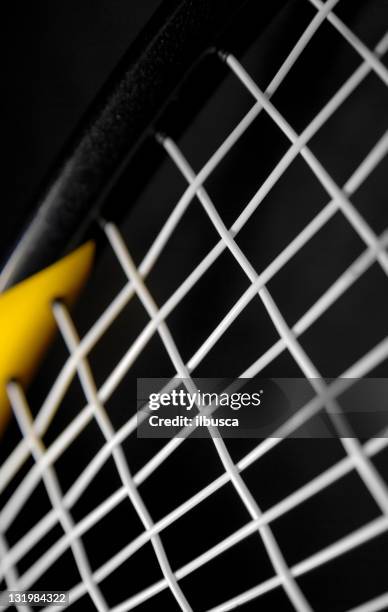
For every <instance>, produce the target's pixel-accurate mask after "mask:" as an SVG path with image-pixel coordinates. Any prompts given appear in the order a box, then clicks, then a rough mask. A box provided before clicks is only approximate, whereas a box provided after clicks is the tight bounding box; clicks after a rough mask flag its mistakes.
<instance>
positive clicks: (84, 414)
mask: <svg viewBox="0 0 388 612" xmlns="http://www.w3.org/2000/svg"><path fill="white" fill-rule="evenodd" d="M386 49H388V37H384V38H383V39H382V40H381V41H380V43H379V44H378V45H377V47H376V52H378V53H380V54H382V53H383V52H384V51H385V50H386ZM368 72H369V66H368V65H367V64H366V63H364V64H363V65H361V66H360V67H359V68H358V69H357V70H356V71H355V72H354V73H353V75H352V76H351V77H350V78H349V79H348V80H347V81H346V82H345V84H344V85H343V86H342V87H341V88H340V89H339V90H338V92H337V93H336V94H335V95H334V96H333V98H332V99H331V100H330V101H329V102H328V103H327V104H326V105H325V106H324V107H323V109H322V110H321V111H320V112H319V113H318V114H317V115H316V117H315V118H314V119H313V121H312V122H311V123H310V124H309V125H308V126H307V128H306V129H305V130H304V131H303V132H302V134H301V135H300V136H299V142H296V143H295V144H294V145H292V146H291V147H290V149H289V150H288V151H287V152H286V154H285V155H284V156H283V157H282V159H281V160H280V162H279V163H278V164H277V165H276V167H275V168H274V170H273V171H272V172H271V173H270V175H269V176H268V178H267V179H266V181H264V183H263V185H262V186H261V187H260V189H259V190H258V192H257V193H256V194H255V196H254V197H253V198H252V199H251V201H250V202H249V203H248V204H247V206H246V207H245V209H244V210H243V212H242V213H241V214H240V215H239V217H238V218H237V220H236V222H235V223H234V224H233V226H232V228H231V230H230V231H231V232H232V235H236V234H237V233H238V231H239V230H240V229H241V228H242V227H243V226H244V225H245V223H246V222H247V221H248V219H249V218H250V216H251V215H252V214H253V212H254V210H256V208H257V206H258V205H259V204H260V203H261V201H262V200H263V199H264V197H265V196H266V195H267V193H268V192H269V191H270V189H271V188H272V187H273V186H274V184H275V183H276V182H277V180H278V179H279V178H280V177H281V176H282V174H283V173H284V171H285V170H286V169H287V167H288V166H289V165H290V163H291V162H292V161H293V159H294V158H295V157H296V155H297V154H298V153H299V149H300V148H301V147H302V146H303V145H304V143H305V142H307V141H308V140H309V139H310V138H312V137H313V135H314V134H315V133H316V131H317V130H318V129H319V128H320V127H321V125H323V124H324V123H325V121H327V119H328V118H329V117H330V116H331V114H332V113H333V112H334V111H335V110H336V109H337V108H338V107H339V106H340V104H342V102H343V101H344V100H345V99H346V98H347V97H348V96H349V95H350V93H351V92H352V91H353V89H354V88H355V87H356V86H357V85H358V84H359V83H360V82H361V81H362V80H363V79H364V78H365V76H366V75H367V74H368ZM199 178H203V177H201V172H200V173H199V174H198V175H197V181H196V182H195V183H193V184H192V185H191V186H189V187H188V188H187V189H186V191H185V194H184V195H183V196H182V198H181V199H180V201H179V202H178V205H177V207H179V206H180V204H181V202H182V201H183V200H184V199H185V197H187V195H186V194H188V193H189V194H191V188H192V187H195V188H196V189H197V188H198V185H199V184H200V182H199ZM197 183H198V184H197ZM194 194H195V191H194V192H193V193H192V194H191V197H193V196H194ZM177 207H176V208H175V209H174V210H176V209H177ZM167 223H168V222H167ZM165 227H166V226H165ZM162 231H163V230H162ZM154 244H155V243H154ZM224 248H225V246H224V243H223V241H220V242H219V243H218V244H217V245H216V246H215V247H214V248H213V249H212V250H211V251H210V252H209V253H208V255H207V256H206V257H205V258H204V259H203V260H202V262H201V263H200V264H199V265H198V266H197V267H196V268H195V269H194V270H193V272H192V273H191V274H190V275H189V276H188V277H187V278H186V280H185V281H184V282H183V283H182V285H181V286H180V287H179V288H178V289H177V290H176V291H175V292H174V294H173V295H172V296H171V297H170V298H169V299H168V300H167V302H166V303H165V304H164V306H163V307H162V308H161V309H160V311H159V313H160V317H161V319H164V318H166V317H167V316H168V314H169V313H170V312H171V311H172V310H173V309H174V308H175V306H176V305H177V304H178V303H179V302H180V301H181V300H182V299H183V297H184V296H185V295H186V293H187V292H188V291H189V290H190V289H191V288H192V287H193V286H194V285H195V284H196V282H197V281H198V280H199V278H201V276H202V275H203V274H204V273H205V272H206V270H207V269H208V268H209V266H210V265H211V264H212V263H213V262H214V261H215V260H216V259H217V257H218V256H219V255H220V254H221V253H222V252H223V250H224ZM149 253H150V251H149ZM144 261H145V260H144ZM143 263H144V262H143ZM142 265H143V264H142ZM142 265H141V266H140V268H139V271H141V267H142ZM128 295H129V296H132V295H133V287H132V285H131V284H128V285H126V287H124V289H123V290H122V291H121V292H120V293H119V295H118V297H117V298H116V299H115V300H113V302H112V305H111V307H109V315H110V314H111V311H113V312H116V311H119V310H120V308H119V307H121V306H123V305H124V304H125V303H126V301H127V297H128ZM128 299H129V298H128ZM109 315H108V314H106V313H105V317H104V323H107V321H108V320H109V318H110V317H109ZM157 323H158V321H151V322H150V323H149V324H148V325H147V326H146V328H145V329H144V330H143V332H142V333H141V334H140V336H139V337H138V338H137V341H136V342H135V343H134V344H133V345H132V346H131V348H130V349H129V351H128V352H127V354H126V355H125V356H124V357H123V358H122V360H121V361H120V362H119V364H118V365H117V367H116V368H115V369H114V370H113V372H112V373H111V375H110V376H109V377H108V379H107V381H106V383H105V385H104V386H103V388H102V389H101V393H102V394H103V397H101V398H100V400H101V401H102V402H103V403H104V402H105V401H106V400H107V399H108V398H109V395H110V393H112V392H113V390H114V388H115V387H116V386H117V385H118V384H119V383H120V381H121V379H122V377H123V376H124V375H125V373H126V371H127V370H128V368H129V367H130V366H131V365H132V363H133V360H134V359H136V357H137V355H138V354H139V353H140V351H141V350H142V347H144V346H145V344H146V343H147V342H148V340H149V338H150V337H151V336H152V334H153V333H154V331H155V329H156V326H157ZM94 331H95V329H94V328H92V330H91V332H94ZM92 338H93V333H91V334H90V335H87V339H88V343H89V344H90V345H91V346H89V349H90V348H91V347H92V346H93V341H92ZM96 341H97V339H96ZM81 346H82V342H81ZM84 346H87V345H84ZM81 356H83V352H79V353H77V354H76V358H77V359H79V358H81ZM76 358H74V360H73V361H71V359H69V360H68V361H67V362H66V365H65V366H64V368H63V369H62V371H61V374H60V376H59V377H58V379H57V380H56V382H55V383H54V385H53V387H52V389H51V390H50V392H49V395H48V397H47V399H46V401H45V402H44V404H43V406H42V408H41V410H40V411H39V414H38V415H37V418H36V421H35V427H36V430H37V432H38V433H39V434H40V435H41V434H42V433H43V432H44V431H45V430H46V427H47V426H48V424H49V422H50V421H51V419H52V418H53V415H54V413H55V410H56V408H57V406H58V403H59V401H60V400H61V399H62V397H63V395H64V393H65V392H66V389H67V387H68V385H69V384H70V381H71V379H72V375H73V373H74V369H75V368H76ZM91 417H92V412H91V409H90V407H87V408H85V409H84V410H83V411H81V413H80V414H79V415H78V417H77V418H76V419H75V420H74V421H73V428H74V429H73V431H72V432H71V433H72V435H74V436H76V435H77V434H79V432H80V431H81V430H82V428H83V427H85V426H86V424H87V423H88V422H89V420H90V418H91ZM67 434H70V427H69V428H68V429H67V430H66V431H64V432H63V437H65V436H66V435H67ZM60 438H61V440H62V441H64V440H63V438H62V437H61V436H60ZM70 440H71V437H70ZM59 444H60V442H58V445H59ZM65 447H66V446H65ZM48 452H50V451H48ZM27 456H28V454H26V446H25V441H22V442H21V443H20V444H19V445H18V446H17V448H16V450H15V453H12V454H11V456H10V458H9V460H7V461H6V462H5V463H4V465H3V466H2V468H1V469H0V492H1V489H2V487H4V486H6V484H7V483H8V482H9V481H10V480H11V479H12V477H13V476H14V474H15V473H16V472H17V471H18V469H20V467H21V465H22V464H23V462H24V461H25V459H26V457H27ZM36 476H37V475H36V474H35V476H34V474H33V471H31V472H30V475H27V477H26V479H25V480H24V481H23V483H21V486H20V487H19V489H18V490H17V491H16V492H15V495H14V497H13V500H12V507H10V508H8V507H5V508H4V510H3V513H4V514H3V513H1V514H0V524H5V528H7V524H8V523H7V518H8V520H9V517H10V516H11V517H12V516H13V515H14V514H15V512H17V510H16V509H17V507H21V506H22V505H23V500H24V499H25V496H26V495H28V494H29V493H30V492H31V490H32V488H33V487H34V482H36ZM34 479H35V480H34Z"/></svg>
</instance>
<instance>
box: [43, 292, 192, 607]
mask: <svg viewBox="0 0 388 612" xmlns="http://www.w3.org/2000/svg"><path fill="white" fill-rule="evenodd" d="M53 311H54V315H55V318H56V321H57V324H58V328H59V330H60V332H61V333H62V336H63V338H64V340H65V342H66V344H67V347H68V350H69V352H70V353H71V352H74V351H75V350H76V348H77V346H78V344H79V338H78V335H77V332H76V329H75V327H74V325H73V323H72V321H71V318H70V315H69V313H68V311H67V309H66V307H65V306H64V304H62V303H59V302H58V303H56V304H54V306H53ZM78 373H79V378H80V381H81V385H82V388H83V390H84V393H85V397H86V399H87V401H88V402H89V404H90V405H91V406H93V410H94V416H95V419H96V422H97V424H98V426H99V427H100V429H101V432H102V434H103V436H104V438H105V440H106V441H107V442H110V441H111V440H112V438H113V436H114V429H113V426H112V424H111V422H110V419H109V417H108V415H107V413H106V410H105V408H104V406H103V405H102V404H101V403H100V401H99V399H98V394H97V389H96V385H95V382H94V378H93V375H92V372H91V370H90V366H89V363H88V361H87V360H86V358H84V359H83V360H82V361H80V363H79V366H78ZM112 457H113V460H114V463H115V465H116V468H117V472H118V474H119V476H120V479H121V482H122V483H123V486H124V488H125V490H126V493H127V496H128V498H129V500H130V501H131V503H132V505H133V507H134V508H135V510H136V512H137V514H138V516H139V518H140V520H141V522H142V523H143V526H144V528H145V530H146V532H148V531H150V530H152V528H153V521H152V519H151V515H150V513H149V512H148V510H147V508H146V506H145V504H144V502H143V500H142V498H141V496H140V494H139V492H138V490H137V488H136V486H135V484H134V482H133V478H132V476H131V474H130V471H129V468H128V464H127V460H126V458H125V454H124V451H123V449H122V448H121V446H120V445H115V446H114V447H113V448H112ZM73 534H74V530H72V532H71V533H70V534H68V535H69V537H70V538H71V539H73ZM150 540H151V544H152V546H153V548H154V552H155V556H156V558H157V561H158V563H159V565H160V568H161V570H162V573H163V576H164V577H165V580H166V581H167V583H168V585H169V588H170V590H171V592H172V594H173V595H174V597H175V599H176V601H177V602H178V604H179V606H180V608H181V610H183V611H184V612H190V611H191V607H190V605H189V603H188V601H187V599H186V597H185V596H184V594H183V592H182V589H181V588H180V586H179V585H178V583H177V581H176V579H175V576H174V574H173V572H172V570H171V566H170V563H169V561H168V558H167V555H166V553H165V550H164V548H163V545H162V542H161V539H160V537H159V535H158V534H154V535H152V536H151V537H150Z"/></svg>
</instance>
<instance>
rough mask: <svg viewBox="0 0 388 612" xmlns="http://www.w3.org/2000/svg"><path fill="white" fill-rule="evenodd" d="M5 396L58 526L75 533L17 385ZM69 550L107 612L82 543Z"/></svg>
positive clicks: (75, 540) (100, 607) (91, 592)
mask: <svg viewBox="0 0 388 612" xmlns="http://www.w3.org/2000/svg"><path fill="white" fill-rule="evenodd" d="M7 393H8V397H9V401H10V403H11V406H12V408H13V411H14V414H15V417H16V420H17V422H18V425H19V427H20V430H21V432H22V434H23V436H24V438H25V439H26V440H27V441H28V444H29V446H30V451H31V455H32V456H33V458H34V460H35V462H36V464H37V465H38V467H39V469H40V471H41V477H42V481H43V483H44V486H45V488H46V491H47V494H48V497H49V499H50V502H51V505H52V506H53V508H54V509H55V511H56V512H57V514H58V517H59V522H60V524H61V526H62V528H63V530H64V532H65V533H67V534H71V533H72V532H73V529H74V523H73V519H72V518H71V516H70V514H69V513H68V512H67V510H66V509H65V508H64V507H63V503H62V497H63V496H62V491H61V488H60V485H59V482H58V479H57V476H56V474H55V472H54V468H53V467H51V466H47V465H43V462H42V458H43V457H44V455H45V448H44V446H43V443H42V441H41V440H39V439H38V438H37V437H36V435H35V432H34V430H33V427H32V417H31V413H30V410H29V407H28V405H27V401H26V398H25V396H24V393H23V390H22V388H21V386H20V385H19V384H18V383H16V382H10V383H9V384H8V385H7ZM70 548H71V550H72V552H73V556H74V561H75V563H76V566H77V568H78V571H79V573H80V576H81V578H82V581H83V582H84V583H85V586H86V589H87V590H88V592H89V595H90V597H91V599H92V601H93V603H94V605H95V606H96V608H97V610H98V612H107V610H108V607H107V605H106V602H105V600H104V598H103V596H102V593H101V591H100V590H99V588H98V587H97V585H96V584H95V582H94V580H93V577H92V572H91V569H90V565H89V561H88V558H87V555H86V552H85V549H84V547H83V544H82V542H81V540H80V539H79V538H72V540H71V543H70Z"/></svg>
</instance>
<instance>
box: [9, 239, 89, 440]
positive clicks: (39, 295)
mask: <svg viewBox="0 0 388 612" xmlns="http://www.w3.org/2000/svg"><path fill="white" fill-rule="evenodd" d="M94 251H95V245H94V243H93V242H92V241H90V242H87V243H85V244H84V245H83V246H81V247H79V248H78V249H76V250H75V251H73V252H72V253H70V254H69V255H67V256H66V257H63V258H62V259H60V260H59V261H57V262H56V263H54V264H52V265H51V266H49V267H48V268H45V269H44V270H41V271H40V272H38V273H37V274H34V275H33V276H31V277H30V278H28V279H26V280H24V281H22V282H21V283H19V284H18V285H15V287H11V288H10V289H8V290H7V291H5V292H4V293H3V294H1V295H0V433H1V432H2V431H3V430H4V427H5V425H6V423H7V421H8V418H9V412H10V410H9V402H8V397H7V392H6V385H7V382H8V381H9V380H10V379H15V378H16V379H18V380H20V381H21V382H22V383H23V384H28V383H29V382H30V381H31V379H32V377H33V375H34V372H35V371H36V369H37V367H38V365H39V362H40V360H41V358H42V357H43V355H44V353H45V351H46V350H47V348H48V346H49V344H50V342H51V340H52V338H53V335H54V333H55V327H56V324H55V319H54V316H53V314H52V309H51V304H52V302H53V300H55V299H64V300H65V301H66V302H67V303H68V304H72V303H73V302H74V300H75V299H76V297H77V295H78V294H79V292H80V290H81V289H82V287H83V286H84V284H85V282H86V280H87V277H88V275H89V271H90V269H91V265H92V261H93V257H94Z"/></svg>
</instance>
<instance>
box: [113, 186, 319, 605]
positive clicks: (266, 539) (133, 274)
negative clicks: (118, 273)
mask: <svg viewBox="0 0 388 612" xmlns="http://www.w3.org/2000/svg"><path fill="white" fill-rule="evenodd" d="M201 193H204V194H205V195H204V197H205V200H206V202H207V203H208V204H209V203H210V200H209V199H208V197H207V194H206V193H205V192H204V190H203V189H202V190H201ZM220 223H222V222H221V220H220ZM105 232H106V234H107V236H108V238H109V240H110V243H111V245H112V248H113V250H114V251H115V253H116V255H117V257H118V259H119V261H120V264H121V266H122V267H123V269H124V270H125V272H126V274H128V277H129V279H130V280H131V281H132V282H133V284H134V287H135V291H136V293H137V294H138V296H139V298H140V299H141V301H142V303H143V305H144V307H145V309H146V310H147V312H148V314H149V316H150V317H151V319H154V318H155V317H156V316H157V314H158V309H157V306H156V304H155V302H154V300H153V299H152V297H151V295H150V293H149V291H148V290H147V288H146V286H145V284H144V281H142V279H141V277H140V275H139V274H137V271H136V267H135V265H134V263H133V261H132V258H131V257H130V255H129V253H128V250H127V248H126V246H125V244H124V242H123V240H122V238H121V236H120V235H119V232H118V230H117V228H116V227H115V226H114V225H113V224H111V223H107V224H105ZM244 262H245V258H244ZM158 331H159V334H160V337H161V339H162V341H163V344H164V346H165V348H166V350H167V352H168V354H169V355H170V358H171V361H172V363H173V364H174V367H175V368H176V370H177V375H178V377H180V378H182V379H183V380H184V383H185V385H187V389H188V391H189V393H192V394H195V385H194V382H193V381H192V379H191V377H190V373H189V371H188V369H187V368H186V366H185V365H184V362H183V360H182V358H181V356H180V354H179V352H178V348H177V346H176V344H175V342H174V340H173V338H172V336H171V333H170V331H169V330H168V328H167V325H166V323H164V322H163V323H160V324H159V326H158ZM194 397H195V395H194ZM208 430H209V433H210V435H211V436H212V441H213V443H214V446H215V448H216V451H217V453H218V456H219V458H220V460H221V462H222V465H223V466H224V469H225V472H226V473H227V474H228V476H229V478H230V481H231V482H232V484H233V486H234V487H235V490H236V492H237V493H238V495H239V497H240V499H241V501H242V503H243V504H244V506H245V507H246V508H247V510H248V512H249V514H250V515H251V517H252V518H253V519H255V520H257V519H259V518H260V516H261V510H260V508H259V506H258V504H257V503H256V501H255V499H254V498H253V496H252V494H251V493H250V491H249V490H248V487H247V486H246V485H245V483H244V481H243V480H242V478H241V476H240V474H239V472H238V470H236V466H235V465H234V463H233V461H232V459H231V457H230V455H229V452H228V450H227V448H226V446H225V443H224V441H223V440H222V438H219V437H218V436H217V435H216V433H217V431H216V428H215V427H214V428H213V427H208ZM259 534H260V536H261V538H262V541H263V543H264V546H265V549H266V551H267V553H268V556H269V558H270V560H271V563H272V565H273V567H274V569H275V571H276V572H277V574H278V576H279V577H280V579H281V580H282V581H283V584H284V588H285V591H286V593H287V595H288V597H289V599H290V601H291V602H292V603H293V604H294V606H295V609H296V610H298V611H300V612H308V611H309V610H311V607H310V605H309V604H308V602H307V600H306V598H305V597H304V595H303V593H302V591H301V590H300V588H299V587H298V585H297V583H296V582H295V581H294V580H293V579H292V577H291V575H290V572H289V569H288V567H287V564H286V562H285V560H284V558H283V555H282V553H281V551H280V548H279V546H278V544H277V542H276V540H275V538H274V536H273V534H272V531H271V529H270V528H269V527H268V525H263V526H261V527H260V528H259Z"/></svg>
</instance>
